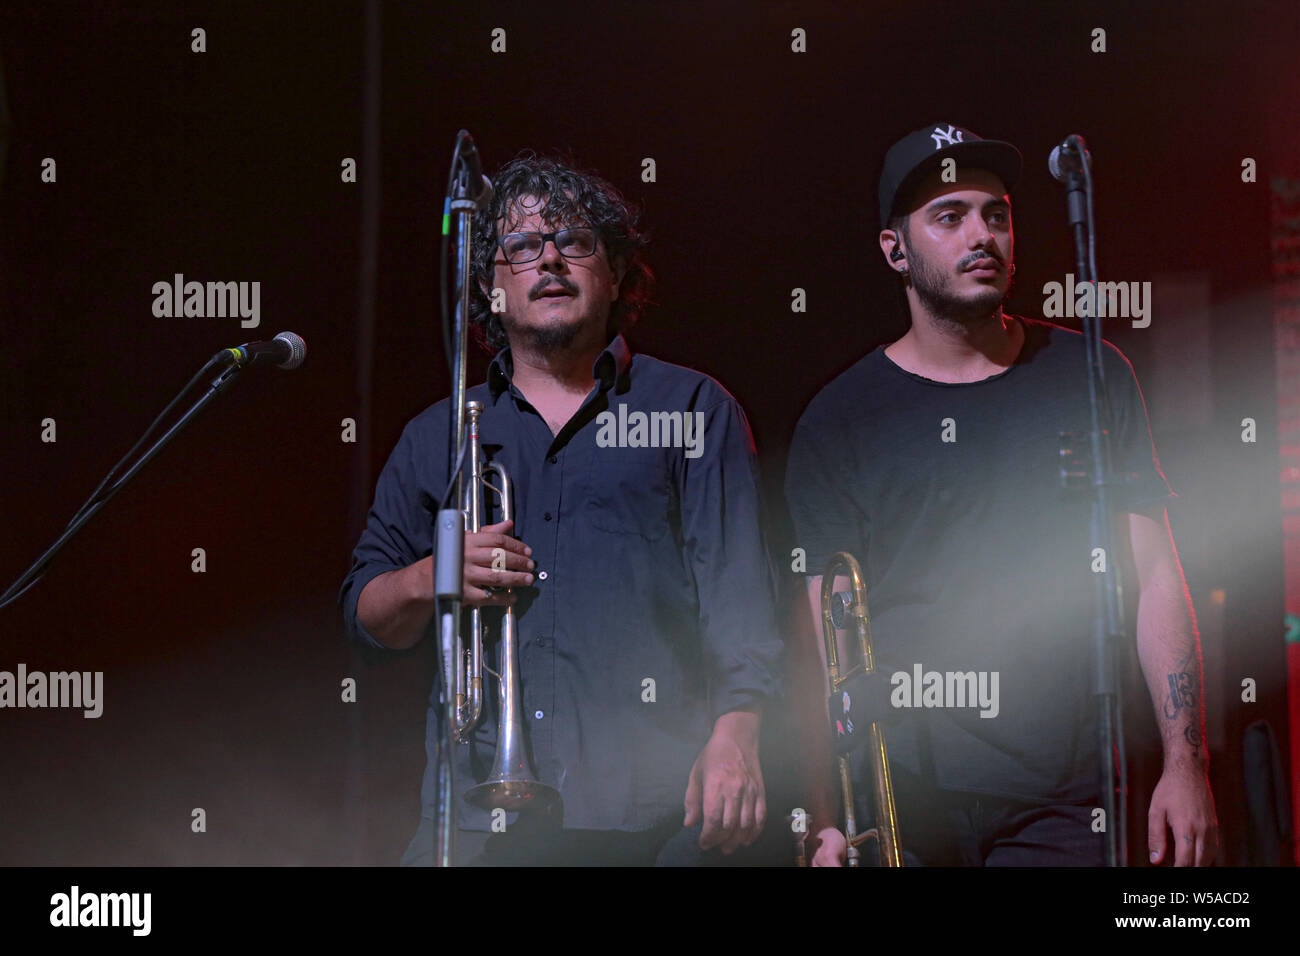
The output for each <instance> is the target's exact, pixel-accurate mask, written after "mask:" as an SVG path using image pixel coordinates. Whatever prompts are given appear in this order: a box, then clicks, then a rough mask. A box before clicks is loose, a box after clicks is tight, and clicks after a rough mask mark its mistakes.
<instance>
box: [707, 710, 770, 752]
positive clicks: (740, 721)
mask: <svg viewBox="0 0 1300 956" xmlns="http://www.w3.org/2000/svg"><path fill="white" fill-rule="evenodd" d="M760 722H761V716H760V707H759V705H758V704H750V705H746V706H745V707H740V708H738V709H736V710H729V711H727V712H726V713H725V714H722V715H721V716H720V717H718V719H717V720H715V721H714V722H713V732H714V733H715V734H726V735H727V736H729V737H733V738H735V739H738V740H747V741H750V742H752V743H757V742H758V728H759V724H760Z"/></svg>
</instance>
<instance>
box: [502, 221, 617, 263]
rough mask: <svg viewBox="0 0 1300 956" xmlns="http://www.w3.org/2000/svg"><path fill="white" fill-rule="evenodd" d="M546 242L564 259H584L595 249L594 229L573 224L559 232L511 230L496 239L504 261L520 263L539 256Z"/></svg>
mask: <svg viewBox="0 0 1300 956" xmlns="http://www.w3.org/2000/svg"><path fill="white" fill-rule="evenodd" d="M547 242H553V243H555V248H556V251H557V252H559V253H560V255H562V256H564V258H566V259H585V258H586V257H587V256H589V255H592V254H593V253H594V252H595V251H596V230H594V229H589V228H587V227H586V226H574V227H572V228H569V229H561V230H560V231H559V232H512V233H510V235H508V236H502V237H501V238H500V239H498V240H497V245H499V246H500V247H501V251H502V252H503V253H505V256H506V262H509V263H510V264H511V265H520V264H522V263H525V262H532V261H533V260H534V259H539V258H541V255H542V250H543V249H545V248H546V243H547Z"/></svg>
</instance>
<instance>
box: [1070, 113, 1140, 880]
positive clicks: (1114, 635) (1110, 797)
mask: <svg viewBox="0 0 1300 956" xmlns="http://www.w3.org/2000/svg"><path fill="white" fill-rule="evenodd" d="M1062 145H1063V148H1062V151H1061V155H1062V159H1063V160H1067V159H1068V164H1067V168H1065V169H1064V170H1063V172H1064V182H1065V186H1066V206H1067V213H1068V217H1069V223H1070V230H1071V233H1072V235H1073V239H1074V254H1075V274H1076V275H1077V276H1078V278H1079V283H1083V282H1090V283H1093V284H1094V288H1093V291H1094V293H1095V292H1096V286H1095V283H1096V281H1097V268H1096V236H1095V232H1094V226H1095V223H1094V220H1093V216H1092V159H1091V156H1090V154H1089V153H1088V151H1087V149H1086V148H1085V146H1084V143H1083V140H1082V138H1081V137H1078V136H1070V137H1069V138H1068V139H1067V140H1066V141H1065V143H1064V144H1062ZM1076 164H1077V168H1074V167H1075V166H1076ZM1096 302H1097V297H1096V295H1095V294H1094V295H1093V296H1092V299H1091V304H1090V307H1085V308H1084V309H1083V310H1082V311H1081V315H1080V318H1082V319H1083V335H1084V344H1085V351H1086V353H1087V360H1088V361H1087V377H1088V407H1089V430H1088V440H1089V448H1090V450H1091V454H1090V455H1089V456H1088V459H1089V460H1088V469H1089V476H1088V477H1089V485H1090V487H1091V489H1092V515H1091V521H1090V538H1091V547H1092V553H1096V550H1097V549H1098V548H1100V549H1102V551H1101V553H1102V554H1103V555H1104V556H1105V566H1106V571H1105V573H1102V574H1095V575H1094V601H1093V620H1092V673H1091V686H1092V694H1093V696H1094V697H1095V699H1096V703H1097V743H1098V747H1099V752H1100V756H1101V772H1100V778H1101V787H1102V801H1103V807H1104V809H1105V813H1106V831H1105V832H1106V863H1107V865H1108V866H1127V865H1128V832H1127V831H1128V827H1127V814H1126V813H1125V807H1124V806H1123V804H1122V803H1121V800H1123V799H1124V796H1125V794H1126V773H1125V757H1124V726H1123V706H1122V686H1121V684H1120V681H1119V675H1118V670H1117V655H1116V649H1117V647H1119V646H1121V642H1123V641H1124V640H1125V626H1124V625H1125V622H1124V619H1123V614H1122V613H1121V608H1123V596H1122V592H1121V591H1120V587H1121V585H1120V581H1119V573H1118V570H1117V567H1118V565H1117V562H1116V561H1115V555H1114V553H1113V552H1112V551H1111V534H1110V521H1109V515H1110V490H1109V489H1110V487H1111V486H1112V485H1113V484H1115V482H1114V480H1113V477H1112V473H1111V470H1110V449H1109V447H1108V435H1109V434H1110V431H1109V429H1110V424H1111V422H1110V415H1109V408H1108V407H1107V405H1106V392H1105V389H1106V375H1105V368H1104V364H1103V361H1102V337H1101V321H1100V319H1099V318H1098V316H1097V315H1096V311H1097V310H1096Z"/></svg>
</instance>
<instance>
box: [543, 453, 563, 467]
mask: <svg viewBox="0 0 1300 956" xmlns="http://www.w3.org/2000/svg"><path fill="white" fill-rule="evenodd" d="M546 460H547V461H549V462H550V463H551V464H552V465H553V464H555V463H556V462H557V461H559V460H560V459H558V458H556V457H555V456H554V455H552V456H551V457H550V458H548V459H546Z"/></svg>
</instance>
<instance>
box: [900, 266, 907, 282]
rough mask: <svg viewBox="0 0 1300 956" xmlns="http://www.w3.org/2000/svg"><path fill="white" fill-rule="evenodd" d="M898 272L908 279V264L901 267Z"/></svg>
mask: <svg viewBox="0 0 1300 956" xmlns="http://www.w3.org/2000/svg"><path fill="white" fill-rule="evenodd" d="M898 274H899V275H900V276H902V277H903V278H904V279H906V278H907V275H908V271H907V266H903V268H901V269H899V270H898Z"/></svg>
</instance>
